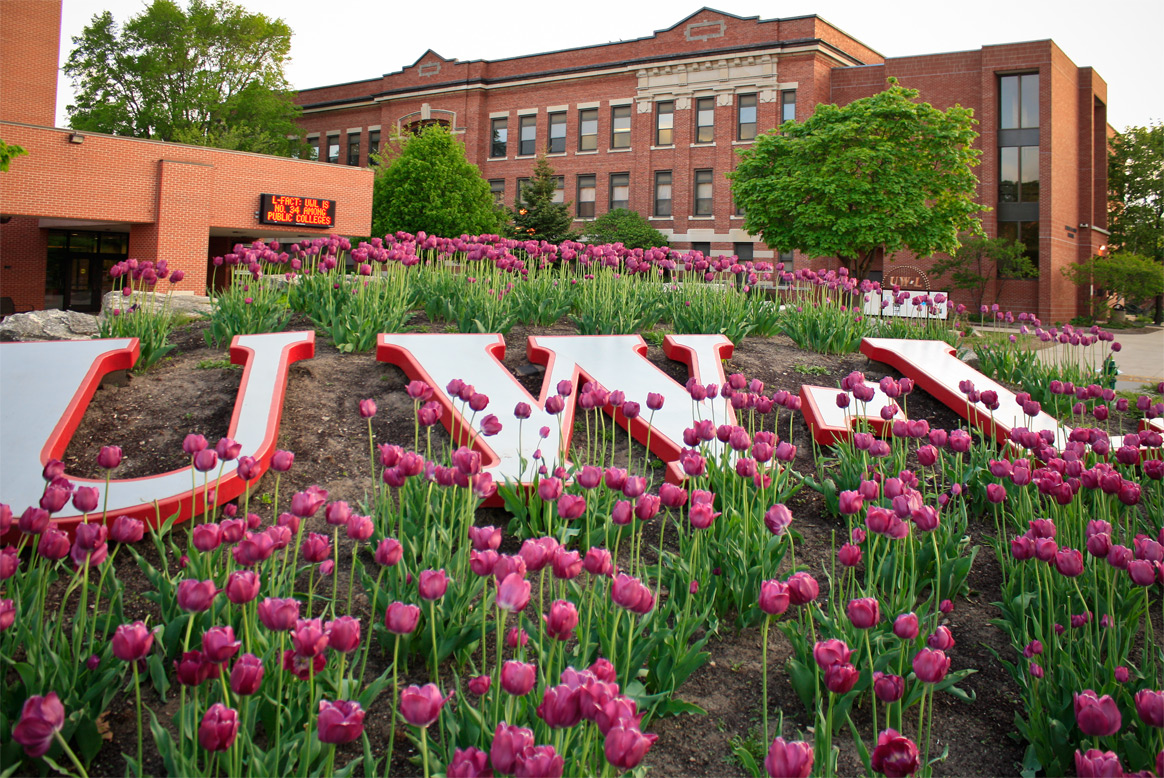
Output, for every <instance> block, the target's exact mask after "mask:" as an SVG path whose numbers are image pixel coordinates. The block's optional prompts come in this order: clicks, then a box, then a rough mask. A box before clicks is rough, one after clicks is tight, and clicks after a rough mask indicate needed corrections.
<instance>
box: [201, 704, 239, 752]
mask: <svg viewBox="0 0 1164 778" xmlns="http://www.w3.org/2000/svg"><path fill="white" fill-rule="evenodd" d="M238 723H239V722H238V712H237V711H235V710H233V709H232V708H228V707H226V706H225V705H223V704H222V703H221V702H216V703H214V704H213V705H211V706H210V709H209V710H207V711H206V714H205V715H204V716H203V717H202V723H201V724H199V725H198V743H199V745H201V746H202V747H203V748H205V749H206V750H207V751H226V750H227V749H229V748H230V747H231V746H232V745H234V739H235V737H237V736H238Z"/></svg>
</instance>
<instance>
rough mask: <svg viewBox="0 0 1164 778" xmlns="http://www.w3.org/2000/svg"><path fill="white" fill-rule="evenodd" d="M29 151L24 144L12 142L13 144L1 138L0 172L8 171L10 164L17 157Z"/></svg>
mask: <svg viewBox="0 0 1164 778" xmlns="http://www.w3.org/2000/svg"><path fill="white" fill-rule="evenodd" d="M27 153H28V152H27V151H25V150H24V147H23V146H17V145H16V144H12V145H11V146H10V145H8V144H7V143H5V142H4V141H3V140H0V173H6V172H8V165H10V164H11V163H12V160H14V159H16V158H17V157H23V156H24V155H25V154H27Z"/></svg>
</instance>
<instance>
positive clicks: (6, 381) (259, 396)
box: [0, 332, 1118, 529]
mask: <svg viewBox="0 0 1164 778" xmlns="http://www.w3.org/2000/svg"><path fill="white" fill-rule="evenodd" d="M314 350H315V337H314V333H311V332H284V333H272V334H267V335H241V336H238V337H236V338H235V339H234V340H233V342H232V343H231V348H230V355H231V361H232V362H233V363H234V364H240V365H243V366H244V370H243V376H242V380H241V383H240V386H239V391H238V396H237V398H236V400H235V406H234V413H233V415H232V417H231V422H230V427H229V428H228V431H227V435H228V436H229V437H231V438H234V439H235V440H237V441H238V442H239V443H240V444H241V446H242V450H241V452H240V454H241V455H242V456H251V457H254V458H255V459H256V460H258V461H259V463H260V467H261V470H262V471H263V472H265V471H266V468H267V467H268V466H269V464H270V458H271V455H272V454H273V453H274V450H275V442H276V440H277V438H278V432H279V422H280V418H281V415H282V409H283V396H284V393H285V391H286V387H287V378H288V368H289V367H290V365H291V363H292V362H296V361H298V360H302V359H310V358H311V357H312V356H314ZM861 350H862V352H863V353H865V354H866V355H867V356H869V357H870V358H871V359H875V360H877V361H880V362H885V363H887V364H889V365H891V366H893V367H894V368H896V369H897V370H899V371H900V372H901V373H903V374H904V375H906V376H909V377H910V378H912V379H913V380H914V381H915V382H916V383H917V385H918V386H919V387H920V388H921V389H923V390H925V391H926V392H928V393H930V394H931V395H933V396H934V397H935V398H936V399H938V400H939V401H941V402H942V403H944V404H945V405H947V406H948V407H950V408H951V409H952V410H954V411H955V412H957V413H959V414H961V415H962V416H963V417H965V418H967V419H968V421H970V423H971V424H973V425H975V426H976V427H978V428H980V429H983V430H984V431H985V432H986V433H987V434H990V435H993V436H995V437H996V438H997V439H1000V440H1004V439H1006V438H1007V436H1009V434H1010V430H1011V428H1013V427H1016V426H1020V425H1021V426H1026V427H1029V428H1030V429H1033V430H1042V429H1048V430H1052V431H1054V432H1055V433H1056V439H1057V440H1059V441H1065V440H1066V439H1067V434H1068V433H1069V432H1070V430H1069V429H1067V428H1065V427H1062V426H1061V425H1060V424H1059V422H1058V421H1057V420H1056V419H1054V418H1053V417H1051V416H1049V415H1048V414H1046V413H1040V414H1039V416H1038V417H1036V418H1035V419H1033V420H1031V419H1028V418H1027V417H1024V416H1022V415H1021V414H1022V412H1021V409H1019V407H1018V405H1017V404H1016V403H1015V402H1014V394H1013V393H1011V392H1010V391H1009V390H1007V389H1005V388H1004V387H1002V386H1001V385H999V384H997V383H996V382H994V381H992V380H991V379H989V378H987V377H986V376H984V375H982V374H981V373H980V372H978V371H977V370H975V369H974V368H972V367H970V366H969V365H967V364H965V363H964V362H962V361H961V360H959V359H957V357H956V356H955V353H954V350H953V349H952V348H951V347H950V346H949V345H948V344H946V343H943V342H941V341H917V340H889V339H880V338H866V339H865V340H864V341H863V342H862V344H861ZM663 351H664V353H665V354H666V355H667V357H669V358H670V359H674V360H676V361H679V362H682V363H684V364H686V366H687V369H688V373H689V375H691V376H693V377H695V378H696V379H697V380H698V381H699V382H700V383H703V384H707V383H718V384H722V383H723V382H724V380H725V376H724V371H723V360H724V359H726V358H728V357H730V356H731V354H732V344H731V342H730V341H729V340H728V339H727V338H725V337H723V336H722V335H670V336H668V337H667V338H666V339H665V341H664V344H663ZM646 353H647V345H646V343H645V342H644V341H643V339H642V338H641V337H640V336H638V335H605V336H531V337H530V338H529V342H528V344H527V355H528V357H529V359H530V361H531V362H534V363H536V364H541V365H544V366H545V368H546V370H545V375H544V378H543V380H542V386H541V389H540V392H539V394H538V396H537V397H536V398H535V397H533V396H532V395H531V394H530V393H529V392H527V391H526V390H525V388H524V387H523V386H522V385H521V384H520V383H519V382H518V381H517V379H516V378H515V377H514V376H513V374H511V373H510V372H509V371H508V370H507V369H506V368H505V367H504V365H503V364H502V362H501V359H502V358H503V357H504V354H505V341H504V338H503V337H502V336H501V335H496V334H485V335H477V334H382V335H380V337H379V341H378V345H377V351H376V356H377V359H378V360H379V361H382V362H387V363H389V364H393V365H396V366H398V367H400V368H401V369H402V370H404V372H405V373H406V374H407V375H408V376H409V378H411V379H416V380H422V381H425V382H426V383H428V384H429V385H430V386H431V387H432V388H433V393H434V399H436V400H437V401H438V402H439V403H440V404H441V406H442V408H443V414H442V423H443V424H444V426H445V428H446V429H448V430H449V431H450V432H452V431H454V430H456V434H457V437H458V439H459V440H458V443H464V444H470V445H472V446H473V447H474V448H476V449H477V450H478V451H480V452H481V455H482V464H483V468H484V469H485V470H486V471H487V472H489V473H490V474H492V476H493V478H494V479H495V480H497V481H509V482H515V483H522V484H529V483H531V482H532V480H533V475H534V472H535V468H536V467H537V466H538V465H539V464H541V463H542V462H544V463H545V464H546V465H547V466H548V467H550V468H551V469H552V468H553V467H554V466H555V465H557V464H562V465H564V466H566V467H569V466H570V463H569V462H567V460H566V452H568V451H569V444H570V434H571V432H572V430H573V428H574V416H575V412H576V411H575V401H576V398H577V396H578V393H577V392H573V393H572V394H571V395H570V397H568V398H566V403H565V407H564V409H563V410H562V411H561V413H560V414H557V415H554V414H551V413H549V412H547V411H546V408H545V401H546V399H547V398H548V397H549V396H550V395H551V394H556V392H557V389H556V387H557V385H558V383H559V382H560V381H563V380H565V381H569V382H570V383H571V384H573V385H574V386H579V385H581V384H582V383H584V382H586V381H594V382H597V383H600V384H602V385H603V386H604V387H606V388H607V389H610V390H615V389H618V390H621V391H623V392H624V393H625V395H626V398H627V399H628V400H633V401H635V402H638V403H640V404H641V405H642V406H643V411H642V413H641V414H640V415H639V416H638V417H636V418H634V419H627V418H626V417H625V416H624V415H623V414H622V413H621V411H619V410H618V409H617V408H614V407H611V406H607V407H606V408H605V409H604V410H605V411H606V412H607V413H608V414H610V415H611V416H612V417H613V418H614V421H615V422H616V423H618V424H619V425H620V426H622V427H623V428H624V429H626V430H627V431H628V432H629V434H631V435H633V436H634V438H635V439H636V440H638V441H639V442H640V443H646V442H647V441H648V439H649V444H650V449H651V452H652V453H653V454H655V455H656V456H658V457H660V458H661V459H663V460H664V461H666V462H667V463H668V471H667V477H668V479H669V480H681V479H682V478H683V473H682V470H681V469H680V468H679V467H678V466H677V463H676V460H677V459H678V458H679V454H680V452H681V451H682V449H683V431H684V429H686V428H688V427H690V426H692V425H693V424H694V423H695V422H696V421H697V420H700V419H711V420H712V421H714V423H715V424H717V425H718V424H732V423H734V422H735V416H734V413H733V411H732V409H731V407H730V405H729V404H728V403H726V402H723V401H722V400H717V401H713V400H704V401H701V402H694V401H693V400H692V399H691V396H690V395H689V394H688V393H687V391H686V390H685V388H684V387H683V386H682V385H680V384H679V383H678V382H676V381H674V380H672V379H671V378H670V377H669V376H667V375H666V374H665V373H664V372H663V371H661V370H660V369H659V368H658V367H656V366H655V365H654V364H653V363H651V362H650V361H649V360H648V359H647V357H646ZM137 357H138V343H137V340H136V339H132V338H131V339H120V340H91V341H65V342H49V343H5V344H0V503H4V504H7V505H8V506H10V507H11V509H12V510H13V512H14V513H17V514H19V513H21V512H22V511H23V510H24V509H25V508H26V507H28V506H32V505H37V504H38V503H39V500H40V497H41V493H42V492H43V489H44V481H43V478H42V475H41V474H42V470H43V467H44V464H45V463H46V462H48V461H49V460H50V459H59V458H61V456H62V455H63V454H64V452H65V449H66V448H67V446H68V444H69V440H70V438H71V436H72V434H73V432H74V431H75V430H76V429H77V426H78V425H79V424H80V421H81V418H82V417H83V415H84V413H85V410H86V408H87V407H88V405H89V401H90V399H91V398H92V397H93V393H94V392H95V391H96V389H97V387H98V386H99V385H100V382H101V379H102V377H103V376H105V375H106V374H108V373H110V372H112V371H115V370H124V369H127V368H129V367H130V366H132V365H133V363H134V362H135V361H136V360H137ZM353 358H356V357H353ZM454 378H459V379H462V380H464V381H466V382H467V383H471V384H473V385H474V387H475V388H476V390H477V391H478V392H481V393H484V394H486V395H488V397H489V400H490V402H489V408H488V412H489V413H493V414H495V415H496V416H497V417H498V418H499V419H500V420H501V422H502V429H501V431H500V432H499V433H497V434H495V435H493V436H489V437H486V436H484V435H482V434H481V422H482V420H483V418H484V414H477V413H472V412H469V413H468V415H463V414H462V413H461V411H462V410H467V409H464V408H463V406H462V405H461V404H459V403H455V402H454V401H453V399H452V398H450V397H449V396H448V394H447V392H446V390H445V387H446V385H447V384H448V383H449V382H450V381H451V380H453V379H454ZM966 379H969V380H971V381H973V382H974V385H975V386H976V387H977V388H978V389H979V390H983V389H994V390H995V391H996V392H997V393H998V397H999V401H1000V404H1001V408H1000V410H998V411H995V412H994V413H993V415H992V414H991V413H990V412H989V411H988V410H987V409H986V408H985V406H982V405H981V404H979V405H978V406H972V405H969V404H968V403H967V401H966V398H965V396H964V395H963V394H962V393H961V392H960V391H959V390H958V383H959V381H962V380H966ZM649 392H653V393H657V394H660V395H662V397H663V398H664V402H663V405H662V407H661V408H659V409H658V410H657V411H655V412H651V411H649V410H647V409H646V396H647V394H648V393H649ZM838 392H839V390H837V389H829V388H825V387H817V386H808V385H805V386H802V387H801V389H800V396H801V399H802V411H803V413H804V414H805V419H806V421H807V422H808V425H809V428H810V429H811V430H812V433H813V435H814V437H815V438H816V440H817V441H818V442H820V443H831V442H835V441H837V440H839V439H841V438H843V437H846V436H847V435H849V434H851V428H850V427H849V426H848V425H851V424H852V423H853V421H854V418H853V416H852V415H851V414H850V415H849V416H848V417H846V416H845V414H844V413H843V412H842V411H841V410H840V409H839V408H837V405H836V395H837V394H838ZM520 402H524V403H527V404H528V405H529V406H530V409H531V415H530V417H529V418H528V419H526V420H524V421H523V422H521V423H520V424H519V423H518V420H517V419H516V418H514V417H513V415H512V412H513V408H514V407H515V406H516V405H517V404H518V403H520ZM878 403H880V404H890V403H892V401H891V400H889V399H888V398H885V397H884V395H881V394H880V393H878V394H877V395H875V399H874V400H873V401H872V402H871V403H869V404H867V406H866V408H865V410H866V413H868V414H870V416H871V418H870V419H869V421H870V422H871V423H872V424H873V426H874V427H875V428H876V429H881V428H882V427H883V422H882V420H881V417H880V414H879V412H880V405H879V404H878ZM896 418H901V416H900V414H899V415H898V416H897V417H896ZM158 423H159V424H168V423H170V422H169V421H167V420H164V419H159V420H158ZM543 432H545V433H547V434H546V436H545V437H543V436H542V433H543ZM381 442H396V443H398V444H401V445H407V444H408V443H409V441H381ZM711 445H712V446H713V447H714V450H713V452H712V453H713V454H717V453H719V448H718V447H719V446H720V445H722V444H720V443H719V442H718V441H716V440H713V441H712V443H711ZM1117 446H1118V444H1116V443H1115V442H1114V441H1113V448H1115V447H1117ZM539 449H540V452H541V454H542V457H543V460H541V461H540V462H537V463H535V462H534V461H533V453H534V452H535V451H536V450H539ZM523 460H524V464H523ZM212 475H217V473H215V474H212ZM69 478H70V480H72V481H74V482H76V483H77V484H78V485H82V486H92V487H95V488H97V489H98V490H99V492H100V497H99V503H98V504H100V505H104V504H106V500H108V515H109V517H110V519H112V518H114V517H117V516H121V515H130V516H134V517H136V518H140V519H143V520H144V521H146V522H147V523H151V524H152V523H155V522H156V520H157V517H159V516H160V517H161V518H162V519H165V518H168V517H169V516H171V515H173V514H174V513H178V514H179V519H180V520H185V519H188V518H189V517H190V516H192V515H195V514H197V513H199V512H201V511H202V510H203V509H204V507H205V506H204V505H203V504H202V501H203V499H204V494H205V491H204V489H203V488H202V483H201V479H195V474H194V472H193V471H192V468H190V467H186V468H182V469H179V470H174V471H171V472H168V473H159V474H156V475H152V476H148V477H145V478H133V479H113V480H111V481H110V482H109V487H108V494H107V495H106V487H105V482H104V481H97V480H92V479H83V478H73V477H72V476H69ZM245 487H246V484H245V483H244V482H243V481H242V480H241V479H240V478H239V477H238V476H237V475H236V474H235V472H234V468H232V467H229V468H226V469H225V470H224V472H223V476H222V479H221V481H220V482H219V483H218V488H217V490H213V489H212V490H211V496H212V498H213V501H214V502H215V504H217V505H221V504H224V503H226V502H228V501H230V500H232V499H234V498H235V497H237V496H238V495H239V494H241V493H242V491H243V489H244V488H245ZM73 510H74V509H73V508H72V506H71V505H69V506H67V507H66V508H65V509H64V510H63V511H62V512H61V513H60V514H58V515H57V516H55V517H54V520H55V521H56V522H57V524H58V525H61V526H62V527H63V528H65V529H68V528H69V527H71V526H74V525H75V524H76V523H77V522H79V521H80V520H81V519H82V516H81V515H79V514H76V513H73V514H70V513H68V512H69V511H73Z"/></svg>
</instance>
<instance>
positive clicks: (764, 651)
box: [688, 597, 876, 743]
mask: <svg viewBox="0 0 1164 778" xmlns="http://www.w3.org/2000/svg"><path fill="white" fill-rule="evenodd" d="M688 599H691V598H690V597H688ZM771 623H772V617H771V616H769V615H767V614H765V616H764V626H763V628H762V631H761V637H760V640H761V644H760V645H761V648H760V655H761V657H762V660H761V667H762V668H763V672H764V675H763V677H762V679H761V687H762V688H763V695H764V696H763V705H764V707H763V716H764V743H771V742H772V741H771V740H770V739H769V738H768V625H769V624H771ZM874 729H876V727H874Z"/></svg>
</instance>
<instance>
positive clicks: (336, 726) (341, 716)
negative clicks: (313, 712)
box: [316, 700, 364, 745]
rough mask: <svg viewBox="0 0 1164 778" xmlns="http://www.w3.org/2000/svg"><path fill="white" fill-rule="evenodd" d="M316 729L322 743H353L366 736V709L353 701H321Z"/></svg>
mask: <svg viewBox="0 0 1164 778" xmlns="http://www.w3.org/2000/svg"><path fill="white" fill-rule="evenodd" d="M316 729H317V734H318V735H319V742H321V743H335V744H337V745H339V744H343V743H351V742H352V741H354V740H358V739H359V737H360V735H362V734H364V709H363V708H361V707H360V703H358V702H355V701H352V700H337V701H335V702H328V701H327V700H320V701H319V716H318V718H317V719H316Z"/></svg>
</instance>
